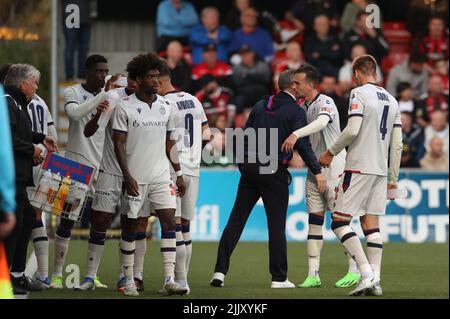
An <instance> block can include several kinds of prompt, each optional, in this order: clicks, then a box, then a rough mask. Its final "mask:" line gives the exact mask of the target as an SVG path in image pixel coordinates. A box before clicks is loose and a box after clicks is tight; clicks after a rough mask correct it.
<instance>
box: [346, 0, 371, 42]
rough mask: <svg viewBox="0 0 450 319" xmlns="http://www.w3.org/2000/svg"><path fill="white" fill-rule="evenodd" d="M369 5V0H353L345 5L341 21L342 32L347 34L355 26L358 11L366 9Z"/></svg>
mask: <svg viewBox="0 0 450 319" xmlns="http://www.w3.org/2000/svg"><path fill="white" fill-rule="evenodd" d="M368 5H369V1H367V0H352V1H350V2H348V3H347V4H346V5H345V8H344V11H343V12H342V16H341V21H340V26H341V33H342V34H346V33H347V32H348V31H350V30H351V29H352V28H353V25H354V24H355V21H356V19H357V16H358V13H359V12H361V11H365V10H366V7H367V6H368Z"/></svg>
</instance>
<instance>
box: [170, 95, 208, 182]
mask: <svg viewBox="0 0 450 319" xmlns="http://www.w3.org/2000/svg"><path fill="white" fill-rule="evenodd" d="M164 98H165V99H167V100H169V101H171V102H172V107H173V122H174V125H175V131H174V133H173V134H172V138H175V140H176V141H177V149H178V153H179V157H180V163H181V169H182V171H183V174H185V175H190V176H199V175H200V162H201V156H202V126H203V125H205V124H208V119H207V118H206V115H205V111H204V110H203V106H202V104H201V103H200V101H199V100H198V99H197V98H196V97H195V96H193V95H191V94H189V93H186V92H169V93H167V94H166V95H164ZM170 167H171V171H172V172H173V168H172V166H170Z"/></svg>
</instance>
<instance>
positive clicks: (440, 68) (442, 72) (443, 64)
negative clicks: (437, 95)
mask: <svg viewBox="0 0 450 319" xmlns="http://www.w3.org/2000/svg"><path fill="white" fill-rule="evenodd" d="M434 67H435V69H436V74H437V75H439V76H440V77H441V80H442V86H443V90H442V93H444V94H447V95H448V92H449V91H448V60H443V59H442V60H438V61H436V64H435V65H434Z"/></svg>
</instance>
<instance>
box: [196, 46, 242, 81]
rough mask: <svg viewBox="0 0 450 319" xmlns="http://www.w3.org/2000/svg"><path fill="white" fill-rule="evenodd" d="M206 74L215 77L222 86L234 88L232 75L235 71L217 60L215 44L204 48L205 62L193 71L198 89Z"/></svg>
mask: <svg viewBox="0 0 450 319" xmlns="http://www.w3.org/2000/svg"><path fill="white" fill-rule="evenodd" d="M205 74H211V75H213V76H214V77H215V78H217V80H218V81H219V82H220V85H224V86H226V87H231V86H232V81H231V80H232V78H231V75H232V74H233V70H232V69H231V67H230V66H229V65H228V64H227V63H225V62H222V61H219V60H218V59H217V49H216V46H215V45H214V44H208V45H206V46H205V47H204V48H203V62H202V63H200V64H197V65H196V66H195V67H194V68H193V69H192V78H193V79H194V80H195V81H196V83H195V84H196V88H197V89H198V80H200V79H201V78H202V77H203V76H204V75H205Z"/></svg>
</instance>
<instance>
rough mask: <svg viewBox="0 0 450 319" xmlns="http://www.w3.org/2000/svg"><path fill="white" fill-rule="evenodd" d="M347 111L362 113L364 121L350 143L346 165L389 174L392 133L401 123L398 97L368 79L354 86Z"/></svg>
mask: <svg viewBox="0 0 450 319" xmlns="http://www.w3.org/2000/svg"><path fill="white" fill-rule="evenodd" d="M348 114H349V115H348V116H349V117H352V116H361V117H362V124H361V128H360V130H359V133H358V135H357V136H356V138H355V139H354V140H353V142H352V143H351V144H350V145H348V151H347V158H346V165H345V169H346V170H353V171H359V172H361V173H363V174H372V175H379V176H387V174H388V156H389V144H390V139H391V133H392V130H393V128H394V127H395V126H399V127H401V125H402V122H401V117H400V109H399V107H398V103H397V100H396V99H395V98H394V97H393V96H392V95H391V94H389V93H388V92H387V91H386V90H385V89H384V88H382V87H380V86H377V85H375V84H372V83H368V84H366V85H363V86H361V87H358V88H355V89H353V90H352V92H351V94H350V107H349V112H348Z"/></svg>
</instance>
